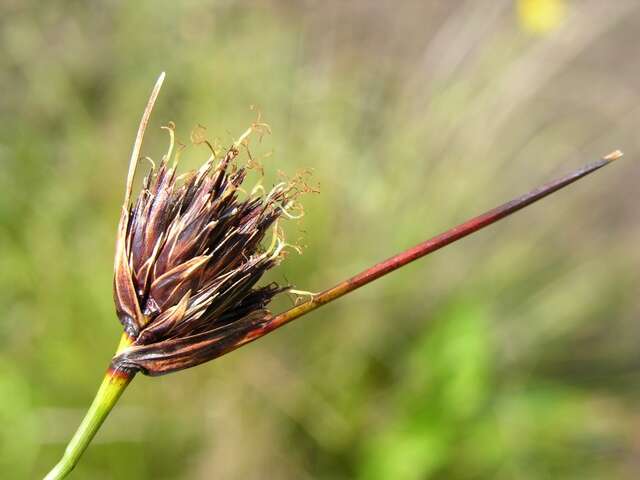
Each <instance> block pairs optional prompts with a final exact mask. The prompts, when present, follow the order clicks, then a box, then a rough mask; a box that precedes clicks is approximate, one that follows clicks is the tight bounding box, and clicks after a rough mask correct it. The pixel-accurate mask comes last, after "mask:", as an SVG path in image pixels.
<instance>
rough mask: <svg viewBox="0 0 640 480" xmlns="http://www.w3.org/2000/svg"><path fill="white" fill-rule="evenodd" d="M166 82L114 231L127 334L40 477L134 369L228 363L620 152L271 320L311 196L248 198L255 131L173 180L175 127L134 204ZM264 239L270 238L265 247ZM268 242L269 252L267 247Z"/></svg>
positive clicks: (256, 192) (67, 461)
mask: <svg viewBox="0 0 640 480" xmlns="http://www.w3.org/2000/svg"><path fill="white" fill-rule="evenodd" d="M163 81H164V73H163V74H161V75H160V77H159V78H158V81H157V82H156V84H155V87H154V89H153V91H152V93H151V97H150V98H149V101H148V103H147V107H146V109H145V110H144V113H143V115H142V119H141V121H140V126H139V129H138V134H137V136H136V139H135V142H134V145H133V151H132V153H131V161H130V165H129V173H128V176H127V182H126V188H125V197H124V203H123V206H122V212H121V215H120V222H119V225H118V233H117V238H116V254H115V263H114V282H113V284H114V288H113V292H114V300H115V307H116V314H117V316H118V318H119V320H120V322H121V323H122V326H123V330H124V332H123V335H122V338H121V340H120V344H119V345H118V348H117V350H116V353H115V355H114V357H113V358H112V359H111V363H110V366H109V368H108V370H107V372H106V375H105V377H104V380H103V382H102V384H101V385H100V388H99V389H98V392H97V394H96V397H95V399H94V401H93V403H92V404H91V406H90V408H89V410H88V412H87V414H86V416H85V418H84V420H83V421H82V423H81V424H80V427H79V428H78V430H77V432H76V433H75V435H74V436H73V438H72V439H71V441H70V443H69V445H68V446H67V448H66V450H65V452H64V455H63V457H62V459H61V460H60V462H59V463H58V464H57V465H56V466H55V467H54V468H53V470H51V472H49V474H48V475H47V476H46V477H45V479H46V480H53V479H60V478H64V477H65V476H66V475H67V474H69V472H71V470H72V469H73V468H74V466H75V465H76V464H77V462H78V460H79V458H80V456H81V455H82V453H83V452H84V450H85V449H86V448H87V446H88V445H89V443H90V442H91V439H92V438H93V436H94V435H95V433H96V432H97V431H98V429H99V428H100V426H101V425H102V423H103V421H104V420H105V418H106V417H107V415H108V414H109V412H110V411H111V409H112V408H113V406H114V405H115V403H116V402H117V401H118V399H119V397H120V395H121V394H122V392H123V391H124V389H125V388H126V387H127V385H128V384H129V382H131V380H132V379H133V378H134V376H135V375H136V373H143V374H145V375H151V376H155V375H164V374H166V373H170V372H174V371H177V370H182V369H185V368H189V367H193V366H195V365H199V364H201V363H204V362H207V361H209V360H212V359H214V358H216V357H219V356H221V355H224V354H225V353H228V352H230V351H232V350H234V349H236V348H238V347H240V346H242V345H245V344H247V343H249V342H252V341H253V340H256V339H258V338H260V337H262V336H264V335H266V334H267V333H269V332H271V331H273V330H275V329H277V328H279V327H281V326H283V325H285V324H286V323H289V322H291V321H292V320H294V319H296V318H299V317H301V316H303V315H305V314H306V313H309V312H310V311H312V310H314V309H316V308H318V307H320V306H322V305H324V304H326V303H329V302H331V301H333V300H335V299H337V298H339V297H341V296H343V295H345V294H347V293H349V292H352V291H353V290H355V289H357V288H359V287H361V286H363V285H365V284H367V283H369V282H372V281H373V280H375V279H377V278H380V277H381V276H383V275H386V274H387V273H389V272H391V271H393V270H396V269H398V268H400V267H402V266H404V265H406V264H408V263H410V262H412V261H414V260H416V259H418V258H421V257H423V256H425V255H427V254H429V253H431V252H434V251H435V250H438V249H440V248H442V247H444V246H446V245H448V244H450V243H452V242H455V241H456V240H459V239H460V238H462V237H465V236H467V235H470V234H471V233H473V232H475V231H477V230H480V229H481V228H484V227H486V226H488V225H491V224H492V223H495V222H497V221H498V220H500V219H502V218H504V217H506V216H508V215H510V214H512V213H514V212H516V211H518V210H520V209H522V208H524V207H526V206H527V205H530V204H532V203H534V202H536V201H538V200H540V199H541V198H543V197H545V196H547V195H549V194H551V193H553V192H555V191H557V190H560V189H561V188H563V187H565V186H567V185H569V184H571V183H573V182H575V181H577V180H579V179H580V178H582V177H584V176H586V175H588V174H590V173H592V172H594V171H596V170H598V169H599V168H601V167H603V166H605V165H607V164H608V163H610V162H612V161H613V160H616V159H618V158H620V157H621V156H622V153H621V152H619V151H615V152H613V153H611V154H609V155H607V156H606V157H604V158H602V159H600V160H598V161H596V162H594V163H591V164H588V165H586V166H585V167H583V168H581V169H579V170H577V171H575V172H573V173H571V174H569V175H567V176H565V177H562V178H560V179H557V180H555V181H552V182H550V183H547V184H545V185H543V186H541V187H539V188H536V189H535V190H532V191H531V192H529V193H527V194H525V195H523V196H521V197H518V198H516V199H514V200H511V201H510V202H507V203H505V204H503V205H501V206H499V207H496V208H494V209H493V210H490V211H488V212H486V213H484V214H482V215H480V216H477V217H475V218H472V219H471V220H469V221H467V222H464V223H462V224H460V225H458V226H456V227H454V228H452V229H450V230H448V231H446V232H444V233H442V234H440V235H438V236H436V237H434V238H431V239H429V240H426V241H425V242H423V243H420V244H418V245H416V246H415V247H413V248H410V249H408V250H406V251H404V252H402V253H400V254H397V255H395V256H393V257H391V258H389V259H387V260H385V261H383V262H380V263H378V264H376V265H374V266H372V267H370V268H367V269H366V270H364V271H362V272H361V273H359V274H357V275H355V276H353V277H351V278H349V279H347V280H344V281H342V282H340V283H338V284H337V285H335V286H334V287H332V288H329V289H327V290H324V291H322V292H321V293H318V294H310V295H309V299H308V301H306V302H304V303H301V304H298V305H296V306H294V307H293V308H291V309H289V310H287V311H285V312H283V313H280V314H277V315H274V314H272V313H270V311H269V310H268V308H267V307H268V304H269V302H270V301H271V300H272V299H273V297H274V296H276V295H277V294H279V293H281V292H285V291H287V290H290V289H289V288H288V287H286V286H280V285H277V284H275V283H272V284H268V285H264V286H256V285H257V284H258V282H259V280H260V279H261V277H262V275H263V274H264V273H265V272H266V271H267V270H269V269H271V268H273V267H275V266H276V265H278V263H279V262H280V261H281V260H282V259H283V253H284V251H285V247H286V246H287V244H286V242H285V240H284V237H283V234H282V231H281V229H280V228H279V227H278V226H277V222H278V220H279V219H280V218H282V217H294V216H295V213H294V211H295V210H296V209H297V207H298V205H297V201H298V200H297V199H298V196H299V195H300V193H303V192H304V191H305V190H307V187H306V185H305V183H304V181H303V180H302V179H301V178H300V177H296V178H294V180H292V181H289V182H282V183H278V184H277V185H275V186H274V187H273V188H272V189H271V190H269V191H267V190H265V189H264V188H263V187H260V188H254V189H253V190H252V191H251V192H246V191H245V190H244V189H242V187H241V185H242V183H243V181H244V180H245V176H246V173H247V169H246V168H245V167H238V166H237V164H236V159H237V157H238V155H239V153H240V150H241V148H242V147H243V146H245V145H246V142H247V139H248V136H249V135H250V134H251V133H252V132H253V131H255V130H260V129H262V128H264V127H265V125H263V124H259V123H255V124H254V125H252V127H251V128H250V129H248V130H247V131H246V132H245V133H244V134H243V135H241V136H240V138H239V139H238V140H237V141H236V142H234V143H233V144H232V145H231V147H230V148H229V149H228V150H227V151H226V153H225V154H224V155H221V156H220V158H217V157H218V156H217V155H216V154H215V153H214V149H212V154H211V156H210V157H209V159H208V160H207V161H206V162H205V163H204V164H203V165H202V167H200V168H199V169H198V170H196V171H191V172H187V173H186V174H183V175H178V174H177V173H176V163H177V162H176V161H175V152H174V132H173V126H172V125H170V126H168V127H164V128H166V129H167V130H168V131H169V135H170V145H169V149H168V152H167V154H166V155H165V156H164V157H163V158H162V160H161V162H160V163H159V164H158V165H157V166H156V165H155V164H153V163H152V167H151V170H150V171H149V173H148V174H147V176H146V177H145V178H144V181H143V184H142V189H141V191H140V193H139V195H138V197H137V199H136V200H135V201H133V202H132V190H133V179H134V174H135V172H136V168H137V163H138V159H139V157H140V150H141V146H142V140H143V136H144V133H145V130H146V127H147V124H148V122H149V117H150V115H151V111H152V109H153V106H154V103H155V101H156V98H157V96H158V93H159V91H160V88H161V86H162V83H163ZM265 239H268V241H267V242H263V240H265ZM264 243H267V244H268V245H267V246H266V247H265V246H264V245H263V244H264Z"/></svg>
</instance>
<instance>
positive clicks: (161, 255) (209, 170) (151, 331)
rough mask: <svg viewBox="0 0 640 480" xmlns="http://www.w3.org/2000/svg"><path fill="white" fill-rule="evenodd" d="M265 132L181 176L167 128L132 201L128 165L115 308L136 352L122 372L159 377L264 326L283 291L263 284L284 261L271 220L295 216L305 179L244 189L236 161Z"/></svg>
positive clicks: (122, 357)
mask: <svg viewBox="0 0 640 480" xmlns="http://www.w3.org/2000/svg"><path fill="white" fill-rule="evenodd" d="M261 127H264V125H263V124H254V125H253V126H252V128H250V129H249V130H247V132H245V134H244V135H242V137H241V138H240V140H238V141H237V142H235V143H234V144H233V145H232V146H231V147H230V148H229V149H228V151H227V152H226V154H224V155H223V156H222V158H220V159H217V158H216V155H215V153H212V154H211V156H210V157H209V159H208V160H207V161H206V162H205V163H204V165H202V167H200V169H198V170H197V171H191V172H188V173H186V174H184V175H180V176H178V175H177V173H176V163H177V162H176V161H173V163H172V164H170V163H169V162H170V161H171V159H172V156H173V150H174V131H173V125H170V126H169V127H165V128H166V129H167V130H168V131H169V134H170V138H171V142H170V147H169V151H168V152H167V154H166V155H165V156H164V157H163V159H162V161H161V162H160V164H159V165H157V166H155V165H153V166H152V167H151V169H150V171H149V173H148V175H147V176H146V177H145V178H144V181H143V185H142V190H141V192H140V194H139V195H138V198H137V200H135V202H130V201H129V198H130V194H131V182H132V178H131V177H132V172H133V171H134V169H130V178H129V181H128V185H127V194H126V196H125V205H124V207H123V211H122V216H121V219H120V226H119V230H118V238H117V247H116V257H115V275H114V300H115V305H116V312H117V315H118V318H119V319H120V322H121V323H122V325H123V326H124V330H125V333H126V334H127V336H128V337H129V343H130V346H128V347H127V348H126V349H124V350H123V351H121V352H120V353H119V354H118V355H116V357H114V359H113V364H114V365H115V366H117V367H119V368H124V369H129V370H133V371H141V372H143V373H145V374H148V375H162V374H165V373H169V372H172V371H176V370H181V369H184V368H188V367H191V366H194V365H198V364H200V363H203V362H206V361H208V360H210V359H212V358H215V357H217V356H219V355H221V354H222V353H225V352H226V351H228V350H229V349H230V348H233V347H234V346H235V345H237V343H238V342H241V341H242V340H243V338H245V337H246V336H247V335H248V334H249V333H250V332H251V331H252V330H255V329H256V328H260V326H261V325H262V324H263V322H264V321H265V319H267V318H268V316H269V312H268V310H267V305H268V304H269V302H270V301H271V299H272V298H273V297H274V295H276V294H277V293H279V292H282V291H283V290H286V288H285V287H282V286H279V285H277V284H275V283H272V284H269V285H266V286H262V287H256V283H257V282H258V281H259V280H260V278H261V277H262V275H263V274H264V273H265V272H266V271H267V270H269V269H270V268H272V267H274V266H276V265H277V264H278V263H279V262H280V260H281V259H282V253H283V248H284V247H285V246H286V244H285V243H284V240H283V238H282V234H281V231H280V229H279V228H278V227H277V225H275V226H274V224H276V222H277V220H278V218H279V217H281V216H282V215H286V216H292V215H291V213H290V211H291V209H292V208H296V207H297V204H296V203H295V200H294V199H295V197H296V196H297V194H298V193H299V192H300V183H299V182H298V181H293V182H282V183H279V184H277V185H276V186H275V187H273V188H272V189H271V190H270V191H269V192H266V191H265V190H264V188H262V187H261V186H260V187H258V188H255V189H254V190H253V191H252V192H251V193H246V192H245V191H244V190H243V189H242V188H241V185H242V183H243V181H244V180H245V177H246V174H247V169H246V168H244V167H242V168H240V167H238V166H237V165H236V163H235V160H236V157H237V156H238V154H239V152H240V149H241V147H242V146H243V145H244V144H245V142H246V139H247V138H248V136H249V134H250V133H251V132H252V131H254V130H256V129H259V128H261ZM212 151H213V149H212ZM136 157H137V155H136ZM133 162H135V159H134V160H133ZM269 230H272V231H273V236H272V238H271V240H270V246H268V248H264V247H263V246H262V243H263V240H264V239H265V236H266V235H267V232H268V231H269Z"/></svg>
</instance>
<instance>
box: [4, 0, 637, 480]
mask: <svg viewBox="0 0 640 480" xmlns="http://www.w3.org/2000/svg"><path fill="white" fill-rule="evenodd" d="M639 29H640V4H639V3H638V2H637V1H624V0H620V1H616V2H602V1H600V0H584V1H575V2H570V1H561V0H521V1H517V2H516V1H514V0H496V1H492V2H476V1H472V0H469V1H454V2H443V1H435V0H434V1H419V0H415V1H405V2H393V1H391V0H389V1H367V0H349V1H340V0H326V1H311V0H309V1H300V2H296V1H291V0H288V1H287V0H277V1H276V0H274V1H257V0H256V1H249V0H246V1H243V0H238V1H234V0H226V1H217V2H203V1H196V0H189V1H185V2H152V1H137V2H124V1H112V2H77V1H72V2H56V1H54V2H38V1H35V0H29V1H25V0H4V1H3V2H2V6H1V7H0V89H1V93H0V303H1V304H2V305H3V307H4V311H3V314H2V319H1V320H0V424H1V425H2V427H1V428H0V472H1V473H0V476H1V477H2V478H11V479H13V478H41V477H42V475H43V474H44V473H45V472H46V471H47V470H48V469H49V468H50V467H51V466H52V465H53V464H54V463H55V462H56V461H57V460H58V458H59V456H60V455H61V453H62V451H63V449H64V446H65V445H66V442H67V441H68V440H69V438H70V436H71V434H72V432H73V431H74V430H75V428H76V427H77V425H78V423H79V421H80V419H81V417H82V416H83V415H84V412H85V410H86V408H87V407H88V405H89V403H90V401H91V399H92V398H93V395H94V393H95V391H96V388H97V386H98V384H99V382H100V380H101V378H102V374H103V372H104V369H105V368H106V366H107V364H108V362H109V359H110V358H111V355H112V353H113V351H114V349H115V346H116V344H117V341H118V338H119V332H120V326H119V324H118V322H117V320H116V317H115V315H114V307H113V302H112V296H111V295H112V294H111V282H112V265H113V263H112V262H113V251H114V238H115V229H116V223H117V219H118V215H119V208H120V202H121V200H122V195H123V185H124V180H125V175H126V169H127V161H128V156H129V152H130V147H131V143H132V141H133V137H134V135H135V130H136V128H137V122H138V120H139V117H140V114H141V112H142V109H143V106H144V104H145V102H146V99H147V96H148V93H149V91H150V89H151V86H152V85H153V82H154V81H155V78H156V77H157V75H158V73H159V72H160V71H162V70H166V72H167V80H166V82H165V87H164V89H163V91H162V93H161V95H160V99H159V102H158V105H157V108H156V110H155V112H154V115H153V117H152V123H151V126H150V129H149V130H148V135H147V139H146V143H145V146H144V148H143V152H144V154H145V155H149V156H151V157H153V158H159V157H160V156H161V155H162V153H163V152H164V150H165V148H166V142H167V138H166V134H165V133H164V132H162V131H161V130H160V128H159V127H160V126H161V125H163V124H166V123H167V122H168V121H170V120H173V121H175V122H176V124H177V126H178V137H179V138H180V139H181V140H182V141H183V142H188V139H189V132H190V131H191V129H192V128H193V127H194V126H196V125H197V124H202V125H205V126H206V127H207V132H208V134H209V135H210V137H211V138H212V139H213V138H218V139H219V140H220V142H221V143H222V144H224V145H229V144H230V143H231V141H232V139H233V138H236V137H237V136H238V135H239V134H240V133H241V132H242V131H244V129H245V128H246V127H247V126H248V125H249V123H250V122H251V121H252V120H253V119H254V118H255V112H254V111H251V110H250V108H249V107H250V105H255V106H257V107H259V109H260V110H261V111H262V112H263V116H264V119H265V120H266V121H267V122H268V123H269V124H270V125H271V127H272V129H273V135H271V136H269V137H267V138H265V140H264V142H263V143H262V144H260V145H255V153H256V154H258V155H262V154H267V153H269V152H271V151H272V152H273V154H272V155H271V156H270V157H267V158H265V159H264V160H263V163H264V165H265V168H266V170H267V171H268V172H271V173H269V174H268V178H273V177H269V175H273V173H274V172H276V171H277V170H283V171H285V172H295V171H298V170H302V169H304V168H310V169H313V171H314V174H313V179H314V181H315V182H316V183H319V184H320V189H321V194H320V195H310V196H307V197H306V198H305V199H304V203H305V207H306V212H307V214H306V217H305V218H304V220H303V222H302V223H301V224H300V225H295V224H294V225H292V226H290V228H289V230H290V234H291V236H292V238H293V239H294V240H295V238H297V236H299V235H302V236H303V240H302V243H304V244H305V245H306V248H305V252H304V255H302V256H297V255H291V256H290V257H289V258H288V259H287V261H286V262H285V263H284V264H283V265H282V266H281V267H280V268H279V269H277V271H276V272H274V274H273V278H274V279H276V280H279V281H285V282H286V281H289V282H291V283H293V284H295V285H296V286H297V287H298V288H300V289H305V290H312V291H318V290H320V289H323V288H325V287H328V286H330V285H331V284H333V283H335V282H336V281H338V280H340V279H342V278H343V277H345V276H348V275H351V274H353V273H356V272H358V271H359V270H361V269H363V268H364V267H366V266H369V265H370V264H372V263H373V262H375V261H378V260H381V259H383V258H386V257H387V256H389V255H391V254H393V253H396V252H398V251H400V250H402V249H404V248H406V247H409V246H411V245H413V244H415V243H417V242H419V241H421V240H423V239H425V238H427V237H429V236H431V235H433V234H436V233H439V232H440V231H442V230H443V229H445V228H447V227H449V226H452V225H453V224H455V223H457V222H460V221H462V220H465V219H466V218H468V217H470V216H472V215H475V214H477V213H480V212H481V211H483V210H485V209H488V208H490V207H492V206H494V205H495V204H497V203H499V202H502V201H504V200H507V199H509V198H511V197H513V196H515V195H517V194H520V193H524V192H525V191H527V190H529V189H530V188H531V187H534V186H536V185H537V184H538V183H540V182H542V181H544V180H547V179H551V178H552V177H554V176H556V175H558V174H560V173H564V172H567V171H569V170H571V169H572V168H574V167H577V166H579V165H581V164H582V163H585V162H587V161H591V160H594V159H596V158H598V157H599V156H601V155H603V154H606V153H608V152H610V151H611V150H613V149H615V148H620V149H622V150H624V151H625V152H626V154H627V156H626V158H625V159H624V160H622V161H621V162H620V163H618V164H616V165H613V166H610V167H608V168H606V169H605V170H603V171H601V172H599V173H597V174H596V175H594V176H592V177H589V178H587V179H585V180H583V181H582V182H580V183H578V184H577V185H574V186H572V187H570V188H569V189H568V190H566V191H563V192H561V193H559V194H557V195H555V196H554V197H552V198H549V199H547V200H544V201H543V202H542V203H540V204H537V205H536V206H534V207H532V208H529V209H527V210H525V211H523V212H521V213H518V214H517V215H516V216H515V217H513V218H511V219H508V220H506V221H504V222H502V223H500V224H498V225H496V226H493V227H491V228H490V229H488V230H486V231H483V232H481V233H479V234H478V235H475V236H473V237H470V238H468V239H465V240H463V241H461V242H459V243H458V244H456V245H453V246H451V247H449V248H447V249H446V250H443V251H441V252H438V253H437V254H435V255H433V256H432V257H429V258H427V259H424V260H422V261H420V262H418V263H416V264H413V265H411V266H409V267H407V268H405V269H403V270H401V271H399V272H396V273H394V274H393V275H391V276H389V277H387V278H384V279H382V280H380V281H378V282H376V283H375V284H373V285H370V286H367V287H366V288H364V289H362V290H360V291H357V292H355V293H354V294H352V295H350V296H348V297H345V298H343V299H341V300H340V301H338V302H336V303H335V304H332V305H330V306H327V307H325V308H323V309H321V310H319V311H317V312H314V313H313V314H311V315H309V317H307V318H304V319H302V320H300V321H298V322H296V323H295V324H293V325H291V326H288V327H286V328H285V329H283V330H280V331H278V332H276V333H274V334H272V335H270V336H268V337H266V338H264V339H262V340H260V341H259V342H257V343H254V344H252V345H250V346H247V347H246V348H243V349H241V350H239V351H236V352H234V353H232V354H230V355H228V356H226V357H223V358H221V359H219V360H217V361H215V362H213V363H209V364H206V365H204V366H200V367H197V368H194V369H192V370H188V371H184V372H181V373H177V374H173V375H169V376H166V377H161V378H147V377H143V376H139V377H138V378H136V380H135V381H134V382H133V384H132V385H131V387H130V388H129V389H128V391H127V392H126V393H125V395H124V396H123V398H122V400H121V402H120V404H119V405H118V406H117V408H116V410H115V411H114V412H113V414H112V416H111V417H110V418H109V419H108V420H107V422H106V424H105V426H104V428H103V430H102V431H101V432H100V433H99V434H98V436H97V438H96V441H95V442H94V443H93V444H92V445H91V446H90V447H89V449H88V450H87V452H86V454H85V456H84V458H83V459H82V461H81V463H80V465H79V467H78V468H77V470H76V471H75V472H74V474H73V478H91V479H129V478H131V479H134V478H135V479H140V478H154V479H174V478H184V479H211V478H220V479H271V478H274V479H313V478H322V479H351V478H355V479H363V480H365V479H366V480H377V479H400V480H403V479H407V480H410V479H436V478H448V479H485V478H486V479H513V478H517V479H539V478H554V479H555V478H580V479H592V478H593V479H596V478H598V479H600V478H624V479H626V478H628V479H635V478H639V476H640V407H639V406H638V405H639V404H640V403H639V401H640V342H639V340H640V322H638V314H639V307H638V301H637V300H638V294H639V293H640V291H639V285H640V282H639V269H638V265H639V261H640V258H639V257H640V251H639V249H638V239H639V238H640V222H639V221H638V214H637V205H638V180H639V179H640V169H639V168H638V161H637V160H638V159H637V152H638V148H639V147H640V137H639V136H638V125H639V123H640V108H639V107H640V102H639V100H640V83H639V82H638V78H640V61H639V60H638V59H639V58H640V42H639V41H638V31H639ZM186 157H187V158H186V160H185V163H186V166H195V165H197V163H198V162H200V161H202V160H203V159H204V158H205V157H206V151H205V150H202V149H198V148H196V147H194V148H191V149H189V150H188V152H187V154H186ZM290 304H291V299H287V298H284V299H282V300H280V301H279V302H277V304H276V305H274V309H275V310H279V309H283V308H287V307H288V306H289V305H290Z"/></svg>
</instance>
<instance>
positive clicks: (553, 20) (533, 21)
mask: <svg viewBox="0 0 640 480" xmlns="http://www.w3.org/2000/svg"><path fill="white" fill-rule="evenodd" d="M565 10H566V8H565V1H564V0H518V23H519V24H520V28H522V29H523V30H525V31H527V32H531V33H536V34H543V33H547V32H549V31H551V30H554V29H555V28H557V27H558V26H560V24H561V23H562V21H563V19H564V17H565Z"/></svg>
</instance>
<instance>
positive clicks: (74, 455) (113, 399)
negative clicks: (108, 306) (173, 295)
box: [44, 336, 135, 480]
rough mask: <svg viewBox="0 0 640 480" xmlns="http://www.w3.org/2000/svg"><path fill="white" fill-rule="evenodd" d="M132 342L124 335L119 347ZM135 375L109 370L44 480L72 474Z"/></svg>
mask: <svg viewBox="0 0 640 480" xmlns="http://www.w3.org/2000/svg"><path fill="white" fill-rule="evenodd" d="M128 344H129V342H128V339H127V338H126V336H123V339H122V340H121V342H120V346H119V347H118V353H119V352H120V351H121V350H122V349H124V348H126V347H127V346H128ZM134 376H135V373H130V372H126V371H123V370H114V369H112V368H109V369H108V370H107V373H106V374H105V376H104V379H103V380H102V384H101V385H100V388H99V389H98V393H96V396H95V398H94V399H93V403H91V406H90V407H89V410H88V411H87V414H86V415H85V417H84V419H83V420H82V423H81V424H80V426H79V427H78V430H76V433H75V434H74V436H73V438H72V439H71V441H70V442H69V444H68V445H67V448H66V449H65V451H64V455H63V456H62V459H61V460H60V461H59V462H58V463H57V464H56V466H55V467H53V469H52V470H51V471H50V472H49V473H48V474H47V476H46V477H44V480H57V479H61V478H65V477H66V476H67V475H69V473H70V472H71V471H72V470H73V469H74V467H75V466H76V465H77V463H78V461H79V460H80V457H81V456H82V454H83V453H84V451H85V450H86V448H87V447H88V446H89V443H91V440H93V437H94V436H95V434H96V433H97V431H98V430H99V429H100V427H101V426H102V423H103V422H104V420H105V419H106V418H107V415H109V412H111V409H112V408H113V406H114V405H115V404H116V403H117V402H118V399H119V398H120V396H121V395H122V392H124V390H125V389H126V388H127V386H128V385H129V383H130V382H131V380H132V379H133V377H134Z"/></svg>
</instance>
